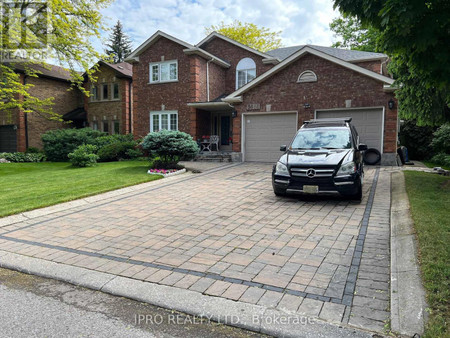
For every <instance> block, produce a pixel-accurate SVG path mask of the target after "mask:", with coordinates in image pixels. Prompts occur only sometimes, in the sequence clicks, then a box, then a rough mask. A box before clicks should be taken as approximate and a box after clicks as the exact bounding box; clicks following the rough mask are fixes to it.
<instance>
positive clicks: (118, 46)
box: [105, 20, 132, 63]
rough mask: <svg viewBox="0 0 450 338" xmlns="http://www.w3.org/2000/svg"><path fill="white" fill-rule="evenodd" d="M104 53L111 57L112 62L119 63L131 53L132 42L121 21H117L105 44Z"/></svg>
mask: <svg viewBox="0 0 450 338" xmlns="http://www.w3.org/2000/svg"><path fill="white" fill-rule="evenodd" d="M106 47H107V49H106V51H105V52H106V54H107V55H108V56H111V57H113V59H114V63H120V62H123V61H124V60H125V58H126V57H127V56H128V55H130V54H131V50H132V44H131V40H130V38H129V37H128V35H127V34H125V33H124V31H123V26H122V23H121V22H120V20H119V21H117V23H116V25H115V26H114V28H113V31H112V33H111V35H110V37H109V40H108V43H107V44H106Z"/></svg>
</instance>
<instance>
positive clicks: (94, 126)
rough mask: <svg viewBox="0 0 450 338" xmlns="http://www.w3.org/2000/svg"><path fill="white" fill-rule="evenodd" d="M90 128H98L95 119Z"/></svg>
mask: <svg viewBox="0 0 450 338" xmlns="http://www.w3.org/2000/svg"><path fill="white" fill-rule="evenodd" d="M92 129H94V130H98V122H97V121H92Z"/></svg>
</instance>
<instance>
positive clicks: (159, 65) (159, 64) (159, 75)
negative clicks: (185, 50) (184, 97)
mask: <svg viewBox="0 0 450 338" xmlns="http://www.w3.org/2000/svg"><path fill="white" fill-rule="evenodd" d="M173 63H174V64H176V66H177V78H176V79H175V80H166V81H161V65H163V64H169V65H170V64H173ZM154 65H158V81H153V76H152V75H153V74H152V66H154ZM169 72H170V66H169ZM148 78H149V83H150V84H155V83H169V82H178V60H169V61H160V62H150V63H149V68H148Z"/></svg>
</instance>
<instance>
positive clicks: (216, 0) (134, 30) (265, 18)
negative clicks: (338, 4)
mask: <svg viewBox="0 0 450 338" xmlns="http://www.w3.org/2000/svg"><path fill="white" fill-rule="evenodd" d="M102 14H103V15H104V17H105V23H106V24H107V25H108V26H111V27H112V26H113V25H114V24H115V23H116V22H117V20H120V21H121V22H122V24H123V26H124V30H125V32H126V33H127V34H128V35H129V36H130V38H131V40H132V42H133V47H134V48H136V47H138V46H139V45H140V44H141V43H142V42H144V41H145V40H146V39H147V38H149V37H150V36H151V35H152V34H153V33H154V32H156V31H157V30H162V31H164V32H166V33H168V34H170V35H173V36H175V37H177V38H179V39H181V40H184V41H186V42H188V43H191V44H196V43H198V42H200V41H201V40H202V39H203V38H204V37H205V27H209V26H211V25H217V24H218V23H220V22H222V21H223V22H225V23H226V24H228V23H231V22H233V21H234V20H236V19H237V20H240V21H242V22H250V23H254V24H256V25H258V26H263V27H267V28H269V29H270V30H272V31H281V32H282V34H281V38H282V43H283V45H284V46H294V45H300V44H315V45H322V46H330V45H331V44H332V43H333V42H334V41H335V40H336V39H335V38H334V37H333V32H331V31H330V28H329V23H330V22H331V21H332V20H333V19H334V18H335V17H338V16H339V13H338V12H337V11H335V10H333V2H332V0H116V1H115V2H114V3H113V4H112V5H111V6H110V7H108V8H106V9H104V10H103V11H102ZM108 36H109V32H105V33H104V34H103V38H107V37H108ZM95 45H96V47H97V48H98V49H99V50H102V45H101V42H100V41H96V42H95Z"/></svg>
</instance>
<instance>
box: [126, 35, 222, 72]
mask: <svg viewBox="0 0 450 338" xmlns="http://www.w3.org/2000/svg"><path fill="white" fill-rule="evenodd" d="M160 38H166V39H168V40H170V41H173V42H175V43H177V44H179V45H181V46H183V47H186V49H184V50H183V52H184V53H186V54H188V55H190V54H197V55H200V56H202V57H204V58H205V59H210V60H211V61H212V62H214V63H217V64H218V65H219V66H222V67H225V68H229V67H230V66H231V65H230V64H229V63H228V62H225V61H224V60H222V59H220V58H218V57H217V56H214V55H212V54H211V53H208V52H207V51H205V50H203V49H201V48H199V47H197V46H194V45H191V44H190V43H187V42H185V41H183V40H180V39H177V38H176V37H174V36H172V35H169V34H167V33H164V32H162V31H157V32H156V33H155V34H153V35H152V36H151V37H149V38H148V39H147V40H146V41H144V42H143V43H142V44H141V45H140V46H139V47H138V48H136V49H135V50H134V51H133V52H132V53H131V54H130V55H129V56H128V57H127V58H126V59H125V61H126V62H139V55H140V54H142V53H143V52H144V51H145V50H146V49H147V48H148V47H150V46H151V45H152V44H154V43H155V42H156V41H158V40H159V39H160Z"/></svg>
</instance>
